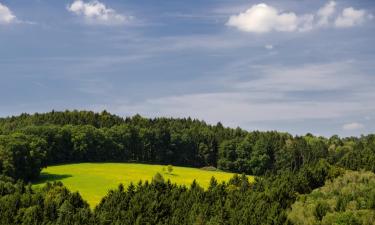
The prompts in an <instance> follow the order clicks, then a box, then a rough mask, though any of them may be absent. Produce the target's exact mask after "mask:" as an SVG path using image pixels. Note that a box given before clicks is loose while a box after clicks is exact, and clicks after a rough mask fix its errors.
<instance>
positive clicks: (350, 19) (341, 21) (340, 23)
mask: <svg viewBox="0 0 375 225" xmlns="http://www.w3.org/2000/svg"><path fill="white" fill-rule="evenodd" d="M365 20H366V12H365V10H356V9H354V8H352V7H349V8H346V9H344V10H343V11H342V13H341V15H339V16H338V17H337V19H336V20H335V26H336V27H352V26H355V25H359V24H361V23H363V22H364V21H365Z"/></svg>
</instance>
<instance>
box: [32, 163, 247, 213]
mask: <svg viewBox="0 0 375 225" xmlns="http://www.w3.org/2000/svg"><path fill="white" fill-rule="evenodd" d="M163 168H165V170H163ZM166 168H167V167H166V166H163V165H148V164H136V163H77V164H68V165H58V166H49V167H47V168H45V169H43V171H42V173H41V176H40V180H39V181H37V182H36V183H35V184H34V187H41V186H42V185H44V184H45V183H46V182H53V181H61V182H62V183H63V184H64V185H65V186H67V187H68V188H69V189H70V190H71V191H78V192H79V193H80V194H81V195H82V197H83V198H84V199H85V200H86V201H87V202H88V203H89V204H90V206H91V207H94V206H95V205H97V204H98V203H99V202H100V200H101V199H102V198H103V197H104V196H105V195H106V194H107V192H108V190H110V189H114V188H117V187H118V185H119V184H120V183H122V184H124V185H125V186H127V185H129V184H130V183H131V182H132V183H134V184H136V183H138V182H139V181H140V180H142V181H146V180H148V181H151V180H152V177H153V176H154V175H155V174H156V173H157V172H159V173H161V174H162V175H163V177H164V179H165V180H168V179H169V180H171V182H172V183H177V184H179V185H190V184H191V183H192V182H193V180H194V179H195V180H196V181H197V182H198V184H199V185H200V186H202V187H203V188H207V187H208V185H209V182H210V179H211V177H215V178H216V179H217V180H218V181H219V182H221V181H228V180H229V179H230V178H231V177H232V176H233V175H234V174H233V173H227V172H222V171H208V170H203V169H197V168H188V167H177V166H173V171H172V172H171V173H168V172H167V171H166ZM253 179H254V178H253V177H251V176H249V181H250V182H252V181H253Z"/></svg>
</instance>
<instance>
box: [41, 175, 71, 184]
mask: <svg viewBox="0 0 375 225" xmlns="http://www.w3.org/2000/svg"><path fill="white" fill-rule="evenodd" d="M69 177H72V175H70V174H52V173H41V174H40V176H39V179H38V180H36V181H35V182H34V184H42V183H45V182H47V181H48V182H54V181H61V180H64V179H66V178H69Z"/></svg>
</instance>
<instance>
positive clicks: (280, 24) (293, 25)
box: [227, 1, 373, 33]
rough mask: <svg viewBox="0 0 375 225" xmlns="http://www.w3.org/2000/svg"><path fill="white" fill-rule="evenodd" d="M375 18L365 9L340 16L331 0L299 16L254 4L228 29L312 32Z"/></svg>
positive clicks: (230, 22) (348, 10)
mask: <svg viewBox="0 0 375 225" xmlns="http://www.w3.org/2000/svg"><path fill="white" fill-rule="evenodd" d="M372 17H373V16H372V15H371V14H369V13H367V12H366V11H365V10H363V9H359V10H357V9H354V8H353V7H348V8H345V9H343V10H342V12H341V14H339V15H337V9H336V2H335V1H330V2H328V3H327V4H326V5H324V6H323V7H321V8H320V9H318V10H317V11H316V12H314V13H310V14H302V15H297V13H295V12H282V11H280V10H278V9H277V8H275V7H272V6H270V5H267V4H264V3H262V4H257V5H253V6H252V7H250V8H249V9H247V10H246V11H245V12H242V13H239V14H235V15H232V16H231V17H230V18H229V20H228V21H227V25H228V26H232V27H235V28H237V29H239V30H241V31H245V32H252V33H267V32H270V31H282V32H294V31H300V32H303V31H309V30H312V29H317V28H320V27H337V28H345V27H352V26H356V25H360V24H362V23H363V22H364V21H366V20H369V19H371V18H372Z"/></svg>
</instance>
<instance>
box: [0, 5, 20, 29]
mask: <svg viewBox="0 0 375 225" xmlns="http://www.w3.org/2000/svg"><path fill="white" fill-rule="evenodd" d="M16 21H17V17H16V16H15V15H14V14H13V12H12V11H11V10H10V9H9V8H8V7H7V6H5V5H3V4H1V3H0V24H11V23H14V22H16Z"/></svg>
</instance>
